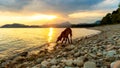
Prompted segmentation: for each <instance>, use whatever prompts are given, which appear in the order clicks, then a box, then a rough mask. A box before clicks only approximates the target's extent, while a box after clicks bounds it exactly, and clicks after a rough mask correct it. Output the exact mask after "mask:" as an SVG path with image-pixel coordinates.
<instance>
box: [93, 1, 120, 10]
mask: <svg viewBox="0 0 120 68" xmlns="http://www.w3.org/2000/svg"><path fill="white" fill-rule="evenodd" d="M119 3H120V0H104V1H103V2H101V3H98V4H96V5H94V6H93V8H94V9H96V10H108V11H111V10H112V11H113V10H115V9H117V7H118V4H119Z"/></svg>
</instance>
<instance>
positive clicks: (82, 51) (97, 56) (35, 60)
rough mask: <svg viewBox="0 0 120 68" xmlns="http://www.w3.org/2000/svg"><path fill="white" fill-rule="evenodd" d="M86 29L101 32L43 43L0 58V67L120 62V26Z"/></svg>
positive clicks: (89, 66)
mask: <svg viewBox="0 0 120 68" xmlns="http://www.w3.org/2000/svg"><path fill="white" fill-rule="evenodd" d="M89 29H96V30H100V31H102V33H100V34H98V35H95V36H92V37H85V38H82V39H76V40H74V43H73V44H66V45H64V44H56V43H51V44H46V47H42V48H41V47H39V48H36V49H35V50H33V51H26V52H23V53H20V54H18V55H16V56H13V57H12V58H7V59H1V60H0V68H5V67H6V68H101V67H102V68H109V67H110V64H111V63H112V62H114V61H117V60H120V24H116V25H107V26H98V27H92V28H89ZM55 45H57V47H54V46H55Z"/></svg>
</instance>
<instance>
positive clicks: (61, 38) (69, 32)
mask: <svg viewBox="0 0 120 68" xmlns="http://www.w3.org/2000/svg"><path fill="white" fill-rule="evenodd" d="M69 35H70V39H69ZM59 41H62V43H63V42H65V43H66V42H67V41H68V43H72V30H71V28H66V29H65V30H64V31H63V32H62V33H61V34H60V36H58V38H57V41H56V42H59Z"/></svg>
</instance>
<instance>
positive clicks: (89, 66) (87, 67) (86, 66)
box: [83, 61, 96, 68]
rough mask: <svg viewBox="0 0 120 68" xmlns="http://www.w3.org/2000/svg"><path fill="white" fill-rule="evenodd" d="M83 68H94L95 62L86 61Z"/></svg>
mask: <svg viewBox="0 0 120 68" xmlns="http://www.w3.org/2000/svg"><path fill="white" fill-rule="evenodd" d="M83 68H96V64H95V63H94V62H91V61H88V62H86V63H85V64H84V67H83Z"/></svg>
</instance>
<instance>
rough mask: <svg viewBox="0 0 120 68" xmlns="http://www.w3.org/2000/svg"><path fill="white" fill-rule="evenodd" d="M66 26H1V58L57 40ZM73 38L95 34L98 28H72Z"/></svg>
mask: <svg viewBox="0 0 120 68" xmlns="http://www.w3.org/2000/svg"><path fill="white" fill-rule="evenodd" d="M64 29H65V28H52V27H51V28H0V58H3V57H8V56H12V55H14V54H17V53H20V52H21V51H24V50H28V49H31V48H35V47H38V46H41V45H43V44H45V43H50V42H55V41H56V39H57V37H58V36H59V35H60V33H61V32H62V31H63V30H64ZM72 33H73V39H76V38H80V37H84V36H88V35H95V34H98V33H100V31H98V30H91V29H87V28H72Z"/></svg>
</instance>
